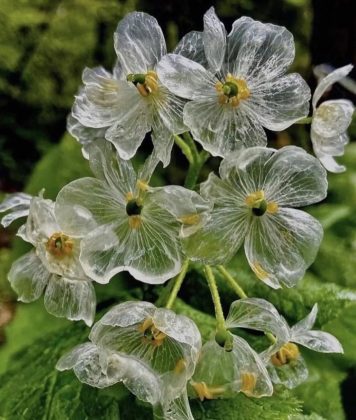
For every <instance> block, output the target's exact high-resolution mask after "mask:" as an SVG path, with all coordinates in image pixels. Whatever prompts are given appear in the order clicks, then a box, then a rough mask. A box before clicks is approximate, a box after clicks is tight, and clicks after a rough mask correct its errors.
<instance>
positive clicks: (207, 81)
mask: <svg viewBox="0 0 356 420" xmlns="http://www.w3.org/2000/svg"><path fill="white" fill-rule="evenodd" d="M157 74H158V77H159V79H160V80H161V82H162V83H163V84H164V85H165V86H166V87H167V88H168V89H169V90H170V91H171V92H173V93H174V94H175V95H177V96H180V97H182V98H186V99H193V98H194V97H199V96H201V95H203V94H205V92H209V90H211V91H213V90H215V84H216V82H217V79H216V78H215V77H214V75H213V74H212V73H210V72H208V71H207V70H205V68H204V67H203V66H202V65H200V64H198V63H196V62H194V61H192V60H189V59H188V58H185V57H183V56H182V55H177V54H167V55H166V56H164V57H163V58H162V60H161V61H160V62H159V64H158V66H157Z"/></svg>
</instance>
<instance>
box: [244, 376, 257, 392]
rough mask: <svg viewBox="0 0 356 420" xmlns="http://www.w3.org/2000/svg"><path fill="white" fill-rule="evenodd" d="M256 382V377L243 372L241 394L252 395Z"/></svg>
mask: <svg viewBox="0 0 356 420" xmlns="http://www.w3.org/2000/svg"><path fill="white" fill-rule="evenodd" d="M256 382H257V378H256V375H255V374H254V373H252V372H244V373H242V374H241V392H243V393H244V394H246V395H248V396H252V395H253V390H254V389H255V386H256Z"/></svg>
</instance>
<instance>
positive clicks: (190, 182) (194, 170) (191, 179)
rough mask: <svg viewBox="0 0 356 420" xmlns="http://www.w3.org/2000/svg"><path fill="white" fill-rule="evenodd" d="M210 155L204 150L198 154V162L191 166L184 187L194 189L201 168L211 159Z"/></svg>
mask: <svg viewBox="0 0 356 420" xmlns="http://www.w3.org/2000/svg"><path fill="white" fill-rule="evenodd" d="M209 156H210V155H209V153H208V152H206V151H205V150H203V151H202V152H201V153H200V154H199V153H198V160H195V161H194V163H192V164H190V165H189V169H188V173H187V177H186V178H185V182H184V186H185V187H186V188H189V189H193V188H194V187H195V185H196V183H197V181H198V177H199V174H200V171H201V168H202V167H203V166H204V163H205V162H206V160H207V159H208V157H209Z"/></svg>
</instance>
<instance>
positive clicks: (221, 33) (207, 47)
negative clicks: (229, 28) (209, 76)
mask: <svg viewBox="0 0 356 420" xmlns="http://www.w3.org/2000/svg"><path fill="white" fill-rule="evenodd" d="M203 44H204V51H205V55H206V58H207V60H208V63H209V70H210V71H211V72H212V73H216V72H218V71H219V70H220V69H221V66H222V64H223V61H224V58H225V48H226V30H225V27H224V25H223V23H222V22H220V20H219V18H218V17H217V16H216V13H215V9H214V7H210V9H209V10H208V11H207V12H206V13H205V15H204V32H203Z"/></svg>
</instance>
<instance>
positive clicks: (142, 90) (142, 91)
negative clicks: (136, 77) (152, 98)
mask: <svg viewBox="0 0 356 420" xmlns="http://www.w3.org/2000/svg"><path fill="white" fill-rule="evenodd" d="M136 88H137V90H138V91H139V92H140V94H141V95H142V96H148V95H149V93H150V92H149V91H148V90H147V89H146V86H145V85H141V83H137V85H136Z"/></svg>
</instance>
